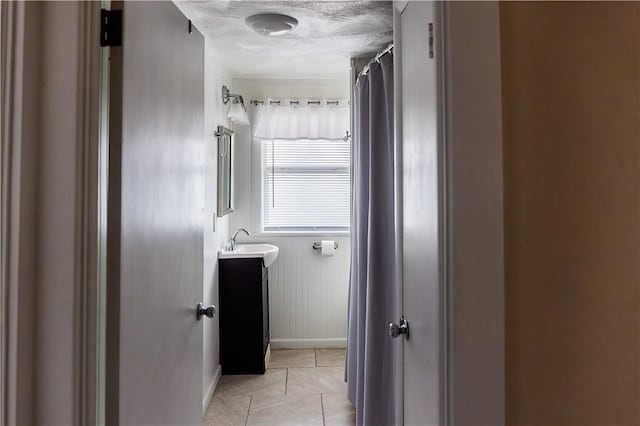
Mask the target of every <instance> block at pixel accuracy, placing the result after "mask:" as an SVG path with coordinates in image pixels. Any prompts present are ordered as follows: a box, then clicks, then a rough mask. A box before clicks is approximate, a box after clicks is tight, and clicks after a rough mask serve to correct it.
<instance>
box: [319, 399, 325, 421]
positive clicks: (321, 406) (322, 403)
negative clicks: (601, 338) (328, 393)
mask: <svg viewBox="0 0 640 426" xmlns="http://www.w3.org/2000/svg"><path fill="white" fill-rule="evenodd" d="M322 395H323V394H320V408H321V409H322V426H326V423H325V419H324V398H323V397H322Z"/></svg>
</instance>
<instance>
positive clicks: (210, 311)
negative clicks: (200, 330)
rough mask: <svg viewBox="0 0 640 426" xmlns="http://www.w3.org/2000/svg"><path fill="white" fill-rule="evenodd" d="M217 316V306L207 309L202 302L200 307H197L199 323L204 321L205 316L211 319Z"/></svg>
mask: <svg viewBox="0 0 640 426" xmlns="http://www.w3.org/2000/svg"><path fill="white" fill-rule="evenodd" d="M215 314H216V307H215V305H211V306H207V307H206V308H205V307H204V305H202V302H200V303H198V306H197V307H196V319H197V320H198V321H200V320H201V319H202V316H203V315H204V316H207V317H209V318H213V316H214V315H215Z"/></svg>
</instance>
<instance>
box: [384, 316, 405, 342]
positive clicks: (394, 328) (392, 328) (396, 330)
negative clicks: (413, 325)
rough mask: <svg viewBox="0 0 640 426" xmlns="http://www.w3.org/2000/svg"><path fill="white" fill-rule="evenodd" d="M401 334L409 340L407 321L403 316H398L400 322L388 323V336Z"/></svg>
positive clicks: (393, 336) (394, 336)
mask: <svg viewBox="0 0 640 426" xmlns="http://www.w3.org/2000/svg"><path fill="white" fill-rule="evenodd" d="M401 334H404V335H405V337H406V338H407V340H409V321H407V320H406V319H404V317H401V318H400V324H394V323H392V322H390V323H389V336H391V337H392V338H394V339H395V338H396V337H398V336H400V335H401Z"/></svg>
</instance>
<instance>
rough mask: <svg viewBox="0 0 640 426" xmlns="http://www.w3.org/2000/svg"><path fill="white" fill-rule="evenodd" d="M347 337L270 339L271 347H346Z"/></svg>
mask: <svg viewBox="0 0 640 426" xmlns="http://www.w3.org/2000/svg"><path fill="white" fill-rule="evenodd" d="M346 347H347V339H346V338H344V337H338V338H335V339H271V349H314V348H346Z"/></svg>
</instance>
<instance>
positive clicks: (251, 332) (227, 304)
mask: <svg viewBox="0 0 640 426" xmlns="http://www.w3.org/2000/svg"><path fill="white" fill-rule="evenodd" d="M267 286H268V278H267V269H266V268H264V266H263V262H262V259H259V258H249V259H220V260H219V284H218V287H219V292H220V301H219V312H220V364H221V366H222V374H262V373H264V371H265V365H264V356H265V352H266V349H267V345H268V344H269V303H268V301H269V298H268V295H267Z"/></svg>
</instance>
